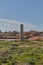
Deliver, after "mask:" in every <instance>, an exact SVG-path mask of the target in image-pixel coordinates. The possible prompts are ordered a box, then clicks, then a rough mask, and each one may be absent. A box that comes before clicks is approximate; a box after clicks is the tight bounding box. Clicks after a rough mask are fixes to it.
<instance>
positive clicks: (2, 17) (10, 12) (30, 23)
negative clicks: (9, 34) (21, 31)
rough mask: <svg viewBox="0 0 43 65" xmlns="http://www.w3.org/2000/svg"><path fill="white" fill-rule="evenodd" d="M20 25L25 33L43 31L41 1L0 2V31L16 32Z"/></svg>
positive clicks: (42, 0) (16, 0)
mask: <svg viewBox="0 0 43 65" xmlns="http://www.w3.org/2000/svg"><path fill="white" fill-rule="evenodd" d="M21 23H23V24H24V26H25V30H27V31H28V30H40V31H41V30H42V31H43V0H0V29H1V30H2V31H9V30H18V28H19V27H18V25H19V24H21ZM15 24H17V25H15Z"/></svg>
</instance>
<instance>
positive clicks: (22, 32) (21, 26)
mask: <svg viewBox="0 0 43 65" xmlns="http://www.w3.org/2000/svg"><path fill="white" fill-rule="evenodd" d="M20 33H21V40H22V41H24V30H23V24H20Z"/></svg>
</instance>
